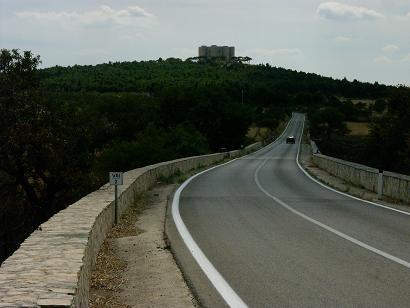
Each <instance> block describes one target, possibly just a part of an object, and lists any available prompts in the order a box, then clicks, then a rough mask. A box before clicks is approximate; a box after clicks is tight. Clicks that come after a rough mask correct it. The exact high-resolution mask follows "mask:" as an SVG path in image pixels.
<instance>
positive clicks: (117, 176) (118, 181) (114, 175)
mask: <svg viewBox="0 0 410 308" xmlns="http://www.w3.org/2000/svg"><path fill="white" fill-rule="evenodd" d="M109 177H110V184H111V185H115V195H114V223H115V224H117V223H118V204H117V203H118V202H117V199H118V185H122V183H123V181H122V178H123V177H122V172H110V174H109Z"/></svg>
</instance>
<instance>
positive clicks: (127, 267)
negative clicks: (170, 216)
mask: <svg viewBox="0 0 410 308" xmlns="http://www.w3.org/2000/svg"><path fill="white" fill-rule="evenodd" d="M175 185H176V184H160V185H156V186H155V187H153V188H152V189H151V190H149V191H147V192H146V193H145V194H144V195H143V196H141V198H140V199H139V200H137V202H136V203H135V204H134V205H133V206H130V207H129V208H128V209H127V211H126V212H125V213H124V215H123V216H122V217H121V220H120V223H119V224H118V225H117V226H115V227H114V228H113V229H112V230H111V232H110V233H109V235H108V237H107V239H106V240H105V242H104V244H103V245H102V247H101V249H100V252H99V254H98V257H97V263H96V266H95V270H94V271H93V273H92V278H91V284H90V307H119V308H123V307H197V303H196V300H195V299H194V296H193V295H192V293H191V291H190V290H189V288H188V287H187V285H186V283H185V281H184V279H183V277H182V274H181V272H180V270H179V268H178V266H177V265H176V263H175V261H174V258H173V256H172V254H171V252H170V251H169V247H168V246H167V244H166V242H165V240H164V222H165V212H166V204H167V200H168V198H169V196H170V195H171V194H172V192H173V190H174V189H175Z"/></svg>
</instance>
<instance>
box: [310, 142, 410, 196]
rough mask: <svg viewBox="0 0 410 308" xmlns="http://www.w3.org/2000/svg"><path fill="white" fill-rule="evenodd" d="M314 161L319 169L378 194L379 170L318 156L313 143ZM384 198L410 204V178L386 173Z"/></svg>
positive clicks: (384, 176)
mask: <svg viewBox="0 0 410 308" xmlns="http://www.w3.org/2000/svg"><path fill="white" fill-rule="evenodd" d="M311 147H312V161H313V163H314V164H316V165H317V166H318V167H319V168H321V169H323V170H325V171H327V172H329V173H330V174H332V175H334V176H336V177H338V178H341V179H343V180H345V181H347V182H349V183H352V184H354V185H356V186H359V187H363V188H365V189H367V190H370V191H373V192H375V193H378V181H379V170H378V169H375V168H371V167H368V166H365V165H361V164H356V163H352V162H349V161H345V160H342V159H338V158H334V157H330V156H326V155H323V154H317V153H316V152H317V151H315V149H317V147H316V144H315V143H314V142H312V145H311ZM382 192H383V196H387V197H390V198H393V199H396V200H400V201H403V202H406V203H410V176H408V175H404V174H399V173H394V172H389V171H384V172H383V189H382Z"/></svg>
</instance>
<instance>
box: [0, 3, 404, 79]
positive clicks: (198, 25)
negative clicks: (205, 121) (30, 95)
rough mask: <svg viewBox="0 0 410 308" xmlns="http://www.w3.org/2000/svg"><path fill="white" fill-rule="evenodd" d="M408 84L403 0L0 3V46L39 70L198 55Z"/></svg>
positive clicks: (328, 74)
mask: <svg viewBox="0 0 410 308" xmlns="http://www.w3.org/2000/svg"><path fill="white" fill-rule="evenodd" d="M211 44H217V45H229V46H235V48H236V55H242V56H250V57H252V58H253V61H252V63H254V64H257V63H270V64H271V65H273V66H281V67H285V68H291V69H296V70H300V71H305V72H314V73H318V74H321V75H325V76H332V77H337V78H343V77H347V78H348V79H349V80H353V79H358V80H361V81H370V82H374V81H378V82H380V83H387V84H393V85H397V84H406V85H410V0H357V1H354V0H344V1H337V2H336V1H329V2H328V1H318V0H292V1H286V0H252V1H251V0H115V1H113V0H105V1H99V0H70V1H67V0H0V47H1V48H9V49H10V48H19V49H21V50H32V51H33V52H34V53H36V54H40V56H41V58H42V61H43V66H44V67H48V66H53V65H63V66H66V65H73V64H96V63H102V62H108V61H128V60H151V59H158V58H159V57H162V58H168V57H178V58H183V59H185V58H187V57H190V56H196V55H197V53H198V51H197V50H198V46H200V45H211Z"/></svg>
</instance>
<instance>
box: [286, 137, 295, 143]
mask: <svg viewBox="0 0 410 308" xmlns="http://www.w3.org/2000/svg"><path fill="white" fill-rule="evenodd" d="M286 143H295V137H293V136H289V137H288V138H286Z"/></svg>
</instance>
